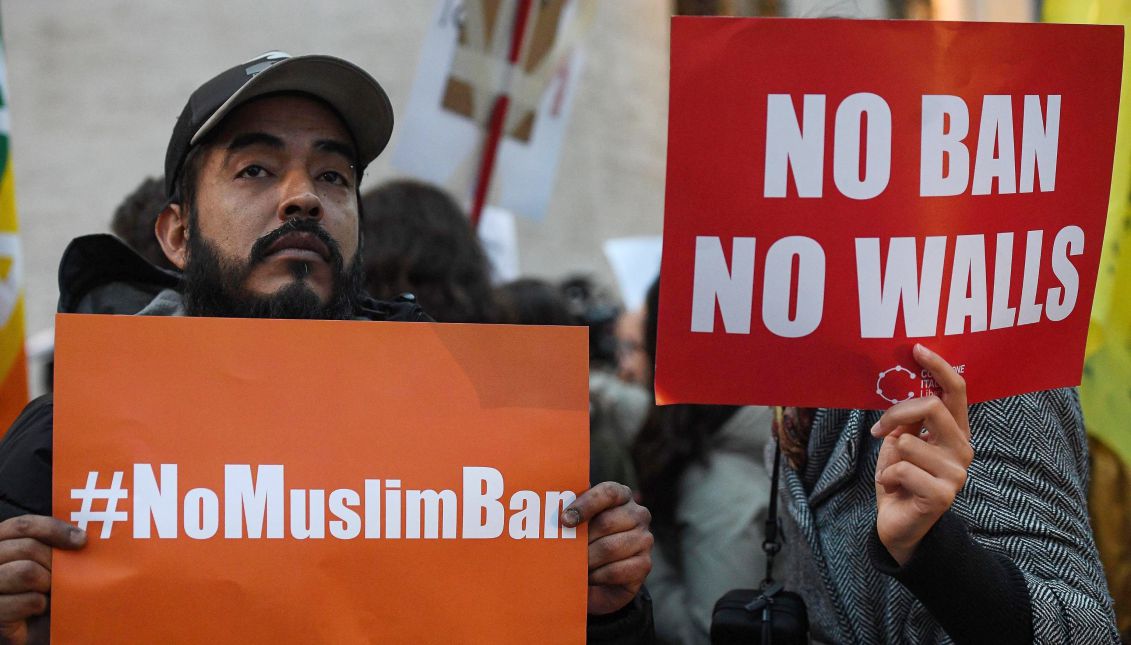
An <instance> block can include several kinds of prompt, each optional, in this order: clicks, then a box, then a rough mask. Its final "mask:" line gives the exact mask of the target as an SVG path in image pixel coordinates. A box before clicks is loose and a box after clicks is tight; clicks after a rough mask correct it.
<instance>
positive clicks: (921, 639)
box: [781, 389, 1119, 645]
mask: <svg viewBox="0 0 1131 645" xmlns="http://www.w3.org/2000/svg"><path fill="white" fill-rule="evenodd" d="M879 415H880V413H879V412H875V411H860V410H820V411H818V412H817V415H816V417H815V418H814V420H813V426H812V432H811V435H810V441H809V445H808V460H807V463H806V464H805V466H804V467H803V468H802V470H801V471H800V472H798V471H795V470H793V469H791V468H789V467H785V468H784V469H783V473H782V483H783V486H782V493H781V494H782V502H783V506H784V511H783V512H785V513H788V515H789V517H788V518H785V519H786V524H788V525H794V526H791V527H790V528H791V529H792V530H795V531H797V532H798V533H799V535H800V540H799V541H800V542H802V544H792V545H787V549H790V550H793V551H795V552H796V551H801V552H811V553H807V554H806V556H805V557H808V558H810V561H809V562H807V563H806V567H805V568H806V569H808V570H809V575H810V576H812V577H813V578H814V580H813V581H812V582H813V583H816V584H817V586H819V587H821V589H820V594H819V595H820V596H822V597H821V598H816V599H815V600H817V601H818V602H816V603H812V602H811V603H810V604H816V605H818V606H817V607H811V608H810V612H811V613H813V612H814V611H815V612H816V613H817V614H818V615H816V616H813V618H814V620H815V622H816V623H817V625H815V627H816V628H817V629H816V633H820V632H821V631H824V632H825V634H824V636H825V637H826V638H831V639H832V640H834V641H835V642H838V643H932V642H951V639H950V637H949V636H948V635H947V633H946V632H945V631H943V629H942V628H941V627H940V626H939V624H938V623H937V622H936V621H935V619H934V618H933V617H932V615H931V614H930V612H928V611H927V609H926V608H925V607H924V606H923V605H922V604H921V603H920V602H919V601H918V600H917V599H916V597H915V596H914V595H912V593H911V592H910V591H909V590H908V589H907V588H906V587H904V586H903V585H902V584H901V583H899V582H897V581H896V580H895V579H894V578H892V577H889V576H887V575H885V574H883V573H881V572H880V571H878V570H877V568H876V566H875V565H874V564H873V561H872V560H871V559H870V558H869V554H868V549H867V543H868V540H869V537H870V536H871V535H872V534H873V532H874V527H875V518H876V494H875V488H874V473H875V465H876V456H877V454H878V451H879V446H880V441H879V440H876V439H874V438H872V437H871V435H870V434H869V429H870V428H871V427H872V425H873V424H874V423H875V422H876V420H877V419H878V418H879ZM970 426H971V434H972V442H973V445H974V453H975V456H974V462H973V464H971V466H970V469H969V479H968V481H967V483H966V485H965V487H964V488H963V489H962V491H960V493H959V495H958V497H957V499H956V500H955V502H954V505H953V507H952V509H951V511H952V514H953V515H954V516H956V517H957V518H960V519H961V520H962V521H963V522H964V523H965V524H966V528H967V530H968V531H969V533H970V535H971V537H972V538H973V541H974V542H976V543H977V544H980V545H983V546H984V547H986V548H987V549H989V550H991V551H993V552H995V553H996V554H999V555H1004V556H1005V558H1008V560H1010V561H1012V562H1013V563H1014V564H1015V565H1016V567H1017V568H1018V569H1019V570H1020V572H1021V574H1022V576H1023V577H1024V580H1025V586H1026V587H1027V589H1028V592H1029V599H1030V606H1031V617H1032V627H1033V640H1034V642H1037V643H1050V644H1057V645H1061V644H1063V643H1087V644H1094V643H1118V642H1119V637H1118V634H1117V632H1116V630H1115V617H1114V613H1113V609H1112V602H1111V597H1110V595H1109V594H1108V589H1107V584H1106V582H1105V580H1104V575H1103V569H1102V566H1101V564H1100V560H1099V556H1098V554H1097V552H1096V547H1095V543H1094V540H1093V537H1092V531H1091V527H1090V524H1089V521H1088V510H1087V503H1086V497H1085V495H1086V490H1087V478H1088V445H1087V441H1086V439H1085V435H1084V427H1083V419H1082V415H1081V412H1080V401H1079V396H1078V394H1077V392H1076V390H1074V389H1060V390H1049V391H1045V392H1037V393H1034V394H1027V395H1024V396H1015V397H1010V398H1006V399H1000V400H996V401H990V402H986V403H981V404H976V405H973V406H971V408H970ZM783 466H784V464H783ZM790 520H792V521H790ZM787 539H788V533H787ZM783 555H784V554H783ZM787 561H788V559H787ZM956 568H957V567H956ZM783 573H785V575H784V577H785V578H786V579H787V580H788V579H789V577H790V576H789V573H788V572H783ZM802 577H805V575H804V574H802ZM818 580H819V583H817V581H818ZM975 584H977V581H975ZM815 595H816V594H815ZM956 601H957V602H962V599H961V598H956ZM968 609H969V611H970V612H979V611H983V612H985V610H986V608H985V607H969V608H968ZM822 621H823V622H824V625H823V629H822V626H821V623H822ZM991 622H992V621H991ZM984 636H985V638H986V642H994V641H995V639H994V635H993V634H984Z"/></svg>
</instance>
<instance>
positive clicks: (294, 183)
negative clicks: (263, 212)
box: [279, 171, 322, 220]
mask: <svg viewBox="0 0 1131 645" xmlns="http://www.w3.org/2000/svg"><path fill="white" fill-rule="evenodd" d="M283 190H284V193H283V199H282V201H280V202H279V219H281V220H289V219H296V218H311V219H316V220H318V219H322V200H320V199H319V198H318V195H316V194H315V193H314V182H313V180H312V179H311V178H310V176H309V175H307V173H306V172H305V171H302V172H291V173H288V175H287V176H286V178H285V180H284V182H283Z"/></svg>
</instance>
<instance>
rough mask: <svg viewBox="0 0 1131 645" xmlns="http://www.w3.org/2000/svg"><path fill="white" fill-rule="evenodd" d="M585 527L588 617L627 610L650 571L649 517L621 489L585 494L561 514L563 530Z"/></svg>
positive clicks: (612, 486) (601, 487) (609, 485)
mask: <svg viewBox="0 0 1131 645" xmlns="http://www.w3.org/2000/svg"><path fill="white" fill-rule="evenodd" d="M586 521H589V552H588V553H589V613H590V614H596V615H600V614H611V613H612V612H614V611H617V610H618V609H621V608H622V607H624V606H625V605H627V604H628V603H629V602H630V601H631V600H632V599H633V598H634V597H635V596H636V594H637V592H639V591H640V587H641V586H643V585H644V578H645V577H647V576H648V572H649V571H651V570H652V556H651V553H652V533H651V532H650V531H649V530H648V525H649V524H650V523H651V521H652V515H651V513H649V512H648V509H646V508H644V507H643V506H641V505H639V504H637V503H636V501H635V500H633V499H632V490H631V489H630V488H629V487H628V486H625V485H624V484H618V483H616V482H605V483H603V484H598V485H596V486H594V487H593V488H590V489H589V490H587V491H585V492H584V493H582V494H581V496H580V497H578V498H577V500H576V501H574V503H573V504H572V505H571V506H570V507H569V508H567V509H566V510H565V512H564V513H562V525H563V526H566V527H570V528H572V527H575V526H577V525H579V524H581V523H582V522H586Z"/></svg>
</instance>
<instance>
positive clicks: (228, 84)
mask: <svg viewBox="0 0 1131 645" xmlns="http://www.w3.org/2000/svg"><path fill="white" fill-rule="evenodd" d="M277 92H299V93H302V94H309V95H311V96H314V97H316V98H319V99H321V100H323V101H325V102H326V103H328V104H329V105H330V107H332V108H334V110H335V111H336V112H337V113H338V116H340V117H341V118H342V121H344V122H345V124H346V128H348V129H349V131H350V134H351V135H353V140H354V145H356V146H357V156H358V163H359V164H360V165H361V167H360V168H358V173H360V172H361V171H362V170H364V169H365V166H367V165H369V162H371V161H373V160H374V159H376V158H377V155H379V154H381V151H382V150H384V149H385V145H386V144H387V143H389V137H390V136H391V135H392V133H393V107H392V105H390V104H389V97H388V96H386V95H385V90H383V89H381V86H380V85H379V84H378V83H377V81H376V80H374V79H373V77H372V76H370V75H369V74H367V73H366V72H365V71H364V70H362V69H361V68H360V67H358V66H357V65H354V64H353V63H350V62H347V61H344V60H342V59H340V58H334V57H333V56H321V55H312V56H291V55H290V54H285V53H283V52H278V51H273V52H267V53H265V54H261V55H259V56H257V57H256V58H253V59H252V60H249V61H248V62H246V63H243V64H240V65H236V66H235V67H233V68H231V69H229V70H227V71H225V72H223V73H221V74H220V75H218V76H216V77H215V78H213V79H212V80H210V81H208V82H207V83H205V84H204V85H201V86H200V87H199V88H197V90H196V91H195V92H193V93H192V96H190V97H189V100H188V103H186V104H185V109H184V110H183V111H182V112H181V116H179V117H178V118H177V125H176V126H174V127H173V137H172V138H171V139H170V140H169V149H168V150H167V151H166V153H165V194H166V195H167V196H168V197H169V198H173V197H174V195H173V190H174V186H175V185H176V180H177V175H179V174H180V172H181V167H182V166H183V165H184V163H185V157H187V156H188V153H189V150H190V149H192V147H193V146H194V145H196V144H197V143H199V142H200V141H201V140H202V139H203V138H204V136H205V135H207V134H208V133H209V132H210V131H212V129H213V128H215V127H216V126H217V125H218V124H219V123H220V122H221V121H222V120H223V119H224V117H225V116H227V115H228V114H229V113H230V112H231V111H232V110H234V109H236V108H237V107H239V106H240V105H243V104H244V103H246V102H248V101H250V100H251V99H254V98H256V97H259V96H264V95H266V94H274V93H277Z"/></svg>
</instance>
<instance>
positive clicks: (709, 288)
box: [656, 18, 1123, 408]
mask: <svg viewBox="0 0 1131 645" xmlns="http://www.w3.org/2000/svg"><path fill="white" fill-rule="evenodd" d="M1122 47H1123V34H1122V29H1121V28H1119V27H1096V26H1078V25H1033V24H979V23H932V22H909V21H908V22H904V21H899V22H896V21H850V20H758V19H715V18H710V19H702V18H675V19H673V21H672V63H671V109H670V116H669V133H668V180H667V200H666V213H665V219H664V254H663V264H662V272H661V275H662V279H661V290H660V311H659V313H660V320H659V340H658V348H657V357H656V395H657V399H658V400H659V401H661V402H664V403H676V402H698V403H731V404H741V403H759V404H785V405H802V406H833V407H853V408H882V407H886V406H888V405H890V404H891V403H894V402H897V401H900V400H904V399H907V398H911V397H914V396H919V395H921V394H925V393H928V392H930V391H931V388H932V386H933V383H932V382H931V379H930V378H929V375H927V374H925V373H923V372H921V371H920V369H919V368H918V366H917V364H916V363H915V361H914V360H913V359H912V357H911V348H912V347H913V345H914V344H915V343H916V342H921V343H923V344H925V345H927V346H928V347H930V348H932V349H934V350H935V351H937V352H938V353H940V354H941V355H943V356H945V357H947V358H948V359H949V360H950V361H951V362H952V363H953V364H954V366H955V369H957V370H960V371H961V372H962V374H963V376H964V377H965V378H966V381H967V384H968V388H969V392H970V400H971V402H976V401H983V400H987V399H992V398H998V397H1002V396H1008V395H1012V394H1018V393H1022V392H1026V391H1034V390H1040V389H1045V388H1050V387H1059V386H1068V385H1076V384H1078V383H1079V382H1080V375H1081V369H1082V363H1083V355H1084V343H1085V338H1086V334H1087V328H1088V317H1089V311H1090V307H1091V302H1092V295H1093V291H1094V288H1095V278H1096V270H1097V266H1098V262H1099V256H1100V248H1101V244H1102V241H1103V230H1104V220H1105V215H1106V210H1107V202H1108V190H1109V187H1110V180H1111V166H1112V154H1113V147H1114V142H1115V125H1116V116H1117V112H1118V107H1119V83H1120V71H1121V60H1122Z"/></svg>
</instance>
